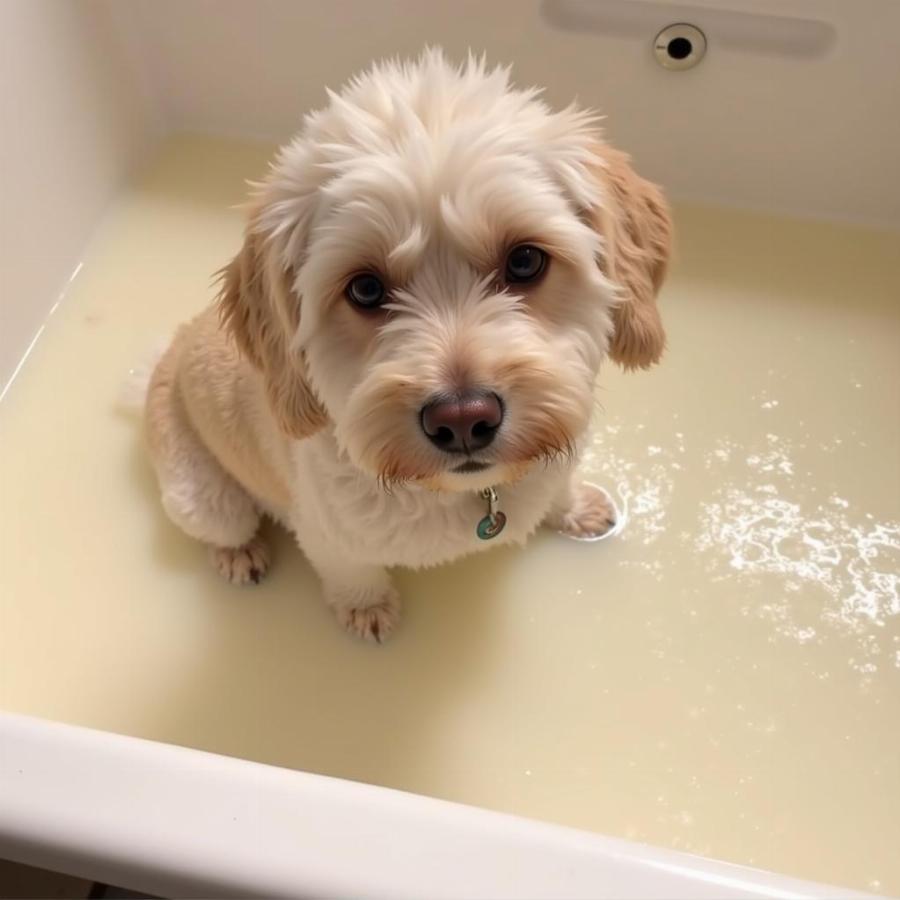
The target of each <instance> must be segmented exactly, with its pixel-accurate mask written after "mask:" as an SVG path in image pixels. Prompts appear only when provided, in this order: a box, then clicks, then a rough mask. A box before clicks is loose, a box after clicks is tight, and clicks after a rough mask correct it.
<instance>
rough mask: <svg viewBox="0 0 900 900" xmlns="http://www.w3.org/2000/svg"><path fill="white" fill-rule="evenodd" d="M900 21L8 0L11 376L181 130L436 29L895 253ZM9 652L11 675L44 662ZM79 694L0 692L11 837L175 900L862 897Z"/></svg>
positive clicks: (681, 168)
mask: <svg viewBox="0 0 900 900" xmlns="http://www.w3.org/2000/svg"><path fill="white" fill-rule="evenodd" d="M676 22H690V23H693V24H695V25H697V26H699V27H700V28H702V30H703V31H704V33H705V35H706V37H707V40H708V51H707V55H706V57H705V58H704V59H703V60H702V61H701V62H700V64H699V65H698V66H697V67H696V68H695V69H693V70H690V71H684V72H672V71H668V70H665V69H664V68H662V67H660V66H659V65H658V64H657V62H656V61H655V60H654V57H653V53H652V47H653V39H654V37H655V35H656V33H657V32H658V31H659V30H660V29H661V28H663V27H664V26H666V25H669V24H672V23H676ZM898 33H900V6H898V5H897V4H896V3H894V2H893V0H865V2H862V3H856V2H854V3H850V2H849V0H830V2H827V3H823V2H817V0H778V2H776V0H753V2H751V0H705V2H699V0H698V2H696V3H694V4H690V5H688V4H681V3H668V2H653V3H651V2H644V0H610V2H604V0H545V2H543V3H539V2H537V0H534V2H528V0H491V2H485V0H477V2H476V0H456V2H452V3H450V2H440V3H426V2H420V0H337V2H334V3H331V4H324V3H319V2H311V0H310V2H291V0H257V2H249V0H248V2H235V0H131V2H128V3H124V2H115V0H108V2H104V0H78V2H65V3H64V2H54V0H6V2H5V3H4V4H3V5H2V6H0V35H2V38H0V40H2V41H3V47H2V49H0V56H2V58H3V59H4V70H5V77H4V78H3V80H2V83H0V98H2V101H3V109H4V113H3V122H4V139H3V141H2V146H3V153H4V160H3V166H2V177H3V214H2V217H0V225H2V229H3V230H2V244H0V253H2V263H3V283H2V304H3V305H2V327H0V341H2V344H0V385H3V386H4V388H5V387H9V386H11V385H13V382H14V379H15V375H16V373H17V371H18V370H19V368H20V366H22V364H23V362H25V361H26V358H27V356H28V353H29V350H30V348H31V347H32V346H33V344H34V342H35V341H36V339H37V337H39V335H40V331H41V329H42V327H43V323H44V322H45V321H46V320H47V317H48V315H49V314H50V312H51V310H52V309H53V308H54V307H55V305H56V304H57V302H58V300H59V299H60V297H62V296H63V294H64V293H65V292H66V288H67V285H68V284H69V282H70V280H71V279H72V278H73V277H74V275H75V274H77V271H78V268H79V264H80V260H81V259H82V256H83V254H84V253H85V248H86V247H87V245H88V241H89V239H90V237H91V235H92V234H93V232H94V229H95V227H96V226H97V224H98V222H100V221H101V218H102V217H103V215H104V213H105V211H106V210H107V208H108V207H109V204H110V203H111V201H112V200H113V198H114V197H115V196H116V195H117V193H118V192H119V191H120V189H121V188H122V186H123V185H124V184H125V183H127V181H128V180H129V179H130V178H131V177H132V176H133V175H134V173H135V172H137V171H139V170H140V169H141V167H142V166H144V165H145V164H146V163H148V162H149V161H151V160H153V158H154V157H155V155H156V153H157V150H158V148H159V147H160V146H161V145H162V144H163V143H164V142H165V140H166V139H167V138H168V137H169V136H172V135H178V134H181V133H194V134H201V135H212V136H218V137H226V138H239V139H260V140H263V141H266V142H274V141H278V140H281V139H283V138H285V137H286V136H288V135H289V134H291V132H292V131H293V130H294V127H295V125H296V124H297V122H298V121H299V117H300V114H301V112H302V111H304V110H306V109H308V108H310V107H313V106H315V105H316V104H318V103H319V102H320V101H321V98H322V87H323V85H330V86H337V85H338V84H339V83H340V82H341V81H343V80H344V79H345V78H346V77H347V76H348V75H349V74H350V73H352V72H354V71H355V70H357V69H358V68H360V67H361V66H363V65H365V64H366V63H367V62H368V61H369V60H370V59H371V58H373V57H377V56H381V55H386V54H393V53H401V54H413V53H416V52H417V51H418V50H419V49H420V48H421V47H422V45H423V44H425V43H439V44H442V45H443V46H444V47H445V48H446V49H447V50H448V51H449V52H450V53H452V54H462V53H463V52H465V50H466V49H467V48H468V47H470V46H471V47H474V48H475V49H478V50H485V51H486V52H487V54H488V56H489V57H490V58H491V59H497V60H501V61H510V62H513V63H514V64H515V73H516V78H517V80H518V81H520V82H525V83H537V84H542V85H546V86H547V96H548V99H549V100H550V101H551V102H553V103H555V104H561V103H565V102H568V101H569V100H570V99H571V98H572V97H573V96H576V95H577V96H578V97H579V98H580V99H581V100H582V101H584V102H586V103H588V104H592V105H596V106H598V107H599V108H601V109H602V110H603V111H604V112H605V113H606V114H607V115H608V119H609V122H608V125H609V127H608V132H609V135H610V137H611V139H612V140H613V142H615V143H616V144H618V145H620V146H622V147H624V148H626V149H628V150H629V151H630V152H631V153H632V154H633V155H634V156H635V158H636V159H637V161H638V163H639V167H640V169H641V171H642V172H644V173H645V174H647V175H648V176H649V177H651V178H654V179H655V180H657V181H659V182H660V183H662V184H663V185H664V186H665V187H666V188H667V190H668V191H669V193H670V194H671V195H672V196H673V197H674V198H675V199H676V200H680V201H689V202H701V203H705V204H711V205H713V206H716V207H721V208H731V209H738V210H749V211H755V212H760V213H766V214H775V215H783V216H790V217H794V218H797V219H805V220H820V221H825V222H834V223H843V224H845V225H847V224H849V225H859V226H866V227H871V228H874V229H877V230H878V233H879V234H880V235H881V236H879V237H877V238H876V239H875V240H877V241H879V242H882V244H883V243H884V242H885V241H892V240H894V238H897V242H898V249H900V237H897V236H896V235H894V237H891V238H888V237H885V235H886V234H890V233H891V232H892V230H893V231H896V230H898V229H900V177H898V175H897V168H896V167H897V160H898V159H900V99H898V98H900V75H898V71H900V68H898V62H897V56H896V41H895V40H894V38H895V36H896V35H897V34H898ZM251 174H252V173H251ZM773 227H774V226H773ZM792 227H794V226H792ZM797 227H800V226H797ZM811 227H812V226H811ZM815 227H820V226H815ZM873 233H874V232H873ZM151 337H152V336H151ZM115 375H116V373H111V377H114V376H115ZM892 489H893V488H892ZM5 515H7V513H5ZM98 590H102V588H98ZM3 599H4V600H5V602H7V603H9V604H11V603H16V604H27V603H28V601H29V598H28V597H27V596H16V597H6V598H3ZM8 608H9V607H8ZM12 621H13V619H12V617H10V618H9V620H8V621H7V623H6V625H7V626H9V625H10V623H12ZM97 627H98V628H101V629H102V627H103V623H102V621H99V622H98V625H97ZM891 627H896V624H895V623H892V624H891ZM3 628H4V621H3V620H2V619H0V631H2V630H3ZM7 634H8V636H9V631H7ZM29 653H30V654H31V655H30V656H29V659H30V660H31V665H33V666H36V667H44V668H46V667H52V666H53V664H54V661H53V659H50V658H47V657H45V656H42V653H41V648H40V646H38V645H35V646H33V647H32V648H31V649H30V650H29ZM7 662H8V665H5V666H4V667H3V668H2V669H0V688H2V687H4V685H3V683H2V679H8V683H7V685H6V687H10V686H11V685H12V680H13V679H27V678H30V677H31V674H32V673H31V672H30V670H29V667H28V665H24V664H22V662H21V660H20V661H19V662H17V663H15V664H14V663H13V662H9V660H7ZM70 677H71V678H72V679H73V680H74V681H77V680H78V678H79V673H78V672H77V671H72V672H71V675H70ZM7 693H8V694H9V695H10V696H14V697H17V698H18V697H19V696H20V695H19V694H18V693H17V692H16V691H15V690H10V691H8V692H7ZM60 703H61V705H60V706H59V707H54V709H57V708H58V710H59V714H58V718H59V720H60V721H57V722H54V721H50V720H49V719H50V718H54V717H57V716H48V715H47V714H46V707H40V706H39V707H38V708H37V709H34V710H32V709H28V708H25V707H26V706H27V704H25V703H24V702H20V701H19V700H18V699H17V701H16V702H14V703H12V704H11V706H12V709H13V710H14V711H11V712H4V713H0V857H5V858H9V859H12V860H16V861H20V862H25V863H29V864H32V865H40V866H44V867H47V868H51V869H56V870H59V871H66V872H70V873H72V874H76V875H80V876H83V877H87V878H92V879H96V880H102V881H107V882H110V883H118V884H122V885H125V886H128V887H133V888H136V889H141V890H145V891H150V892H153V893H156V894H160V895H166V896H177V895H184V894H190V895H194V896H199V895H215V896H225V895H235V896H238V895H254V894H255V895H273V896H274V895H279V896H309V897H319V896H334V897H385V898H388V897H410V898H413V897H425V896H428V897H431V896H435V897H436V896H441V897H448V898H451V897H454V898H456V897H472V898H476V897H498V898H499V897H546V898H551V897H585V898H588V897H592V898H593V897H635V898H636V897H673V898H674V897H686V896H690V897H755V896H767V897H801V896H802V897H838V896H861V894H860V893H859V890H855V891H849V890H848V891H844V890H843V889H840V888H834V887H825V886H821V885H818V884H815V883H813V882H812V881H800V880H796V879H794V878H790V877H787V876H784V875H780V874H774V873H767V872H764V871H761V870H756V869H753V868H747V867H742V866H734V865H729V864H727V863H724V862H716V861H711V860H708V859H704V858H702V857H700V856H695V855H691V854H687V853H678V852H675V851H673V850H672V849H670V848H654V847H651V846H646V845H644V844H640V843H629V842H627V841H624V840H621V839H619V838H613V837H609V838H607V837H603V836H600V835H597V834H595V833H592V832H588V831H581V830H576V829H571V828H563V827H560V826H559V825H554V824H549V823H544V822H537V821H532V820H529V819H525V818H516V817H513V816H509V815H503V814H501V813H498V812H491V811H487V810H485V809H479V808H477V807H475V806H465V805H460V804H453V803H447V802H444V801H441V800H437V799H431V798H428V797H424V796H419V795H416V794H409V793H402V792H398V791H393V790H390V789H387V788H381V787H374V786H369V785H365V784H359V783H354V782H351V781H346V780H339V779H331V778H326V777H324V776H321V775H316V774H308V773H305V772H298V771H295V770H293V769H290V768H278V767H274V766H264V765H260V764H259V763H256V762H250V761H245V760H241V759H237V758H232V757H230V756H225V755H216V754H211V753H203V752H201V751H199V750H194V749H186V748H182V747H175V746H172V745H171V744H169V743H164V742H162V741H158V742H152V741H145V740H139V739H136V738H134V737H126V736H123V735H124V734H134V733H144V732H143V731H142V730H141V729H140V728H138V727H137V726H135V725H134V721H136V720H133V719H127V718H123V719H122V720H121V722H118V721H114V720H113V719H114V717H109V718H103V717H100V718H99V719H94V720H90V717H88V720H90V721H102V722H103V723H104V724H108V725H109V730H108V731H105V730H98V729H96V728H94V729H93V730H91V729H85V728H82V727H78V725H79V723H81V722H82V717H81V716H80V714H79V713H78V712H77V711H76V707H75V706H72V707H71V709H67V708H65V704H64V703H63V701H60ZM884 712H885V715H886V716H892V717H894V718H895V719H896V716H897V712H896V708H895V709H894V710H893V711H891V710H885V711H884ZM22 713H25V714H26V715H22ZM34 713H37V714H38V715H37V717H34V716H33V715H27V714H34ZM62 722H68V723H73V722H74V723H76V724H62ZM116 731H120V732H121V734H114V733H113V732H116ZM173 739H174V740H177V735H175V736H174V737H173ZM895 800H896V802H897V803H898V804H900V796H898V797H896V798H895ZM761 825H762V826H763V827H765V822H764V821H763V822H761ZM861 827H863V826H861ZM823 871H826V870H823ZM869 886H870V887H871V888H873V889H875V890H878V889H879V887H880V885H879V884H878V882H877V881H876V880H875V879H873V881H872V883H871V884H870V885H869Z"/></svg>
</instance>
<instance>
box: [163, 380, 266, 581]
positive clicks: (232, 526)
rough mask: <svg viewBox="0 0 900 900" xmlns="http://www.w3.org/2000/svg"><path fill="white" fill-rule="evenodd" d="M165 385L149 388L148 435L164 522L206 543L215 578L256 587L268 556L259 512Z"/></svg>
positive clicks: (264, 569) (263, 573)
mask: <svg viewBox="0 0 900 900" xmlns="http://www.w3.org/2000/svg"><path fill="white" fill-rule="evenodd" d="M167 387H168V386H167V385H166V384H164V383H157V384H156V385H154V386H151V392H150V396H149V397H148V403H147V432H148V439H149V443H150V448H151V456H152V459H153V465H154V468H155V469H156V476H157V480H158V481H159V487H160V492H161V495H162V505H163V509H165V511H166V514H167V515H168V517H169V518H170V519H171V520H172V521H173V522H174V523H175V524H176V525H177V526H178V527H179V528H180V529H181V530H182V531H184V532H185V534H187V535H189V536H190V537H192V538H196V539H197V540H199V541H203V543H205V544H208V545H209V548H210V558H211V560H212V562H213V565H214V566H215V567H216V569H217V570H218V571H219V573H220V574H221V575H222V576H223V577H224V578H225V579H227V580H228V581H230V582H232V583H234V584H248V583H251V582H252V583H254V584H256V583H258V582H259V581H260V580H261V579H262V577H263V576H264V575H265V573H266V570H267V569H268V566H269V554H268V550H267V548H266V546H265V544H264V543H263V541H262V540H261V539H260V538H259V537H258V536H257V531H258V530H259V511H258V510H257V508H256V504H255V503H254V502H253V499H252V498H251V497H250V495H249V494H248V493H247V492H246V491H245V490H244V489H243V488H242V487H241V486H240V484H238V483H237V481H235V480H234V478H232V477H231V475H229V474H228V473H227V472H226V471H225V470H224V469H223V468H222V466H221V465H220V464H219V462H218V460H216V458H215V457H214V456H213V455H212V453H210V451H209V450H208V449H207V448H206V446H205V445H204V444H203V442H202V441H201V440H200V438H199V437H198V436H197V435H196V433H195V432H194V430H193V428H192V427H191V425H190V423H189V422H188V421H187V417H186V416H185V415H184V413H183V411H182V410H181V409H180V405H179V403H178V401H177V396H176V395H175V394H174V392H172V391H170V390H167Z"/></svg>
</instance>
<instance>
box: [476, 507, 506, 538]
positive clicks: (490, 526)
mask: <svg viewBox="0 0 900 900" xmlns="http://www.w3.org/2000/svg"><path fill="white" fill-rule="evenodd" d="M505 527H506V516H505V515H503V513H502V512H499V511H498V512H495V513H493V514H491V513H488V515H486V516H485V517H484V518H483V519H482V520H481V521H480V522H479V523H478V528H477V529H476V532H477V533H478V537H480V538H481V539H482V540H483V541H489V540H490V539H491V538H495V537H497V535H498V534H500V532H501V531H503V529H504V528H505Z"/></svg>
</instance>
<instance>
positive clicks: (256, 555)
mask: <svg viewBox="0 0 900 900" xmlns="http://www.w3.org/2000/svg"><path fill="white" fill-rule="evenodd" d="M210 556H211V558H212V562H213V565H214V566H215V567H216V570H217V571H218V572H219V574H220V575H221V576H222V577H223V578H224V579H225V580H226V581H230V582H231V583H232V584H259V583H260V581H262V579H263V578H264V577H265V575H266V572H268V570H269V548H268V547H267V546H266V544H265V543H264V541H263V540H262V539H261V538H259V537H255V538H252V539H251V540H249V541H248V542H247V543H246V544H244V546H243V547H212V548H210Z"/></svg>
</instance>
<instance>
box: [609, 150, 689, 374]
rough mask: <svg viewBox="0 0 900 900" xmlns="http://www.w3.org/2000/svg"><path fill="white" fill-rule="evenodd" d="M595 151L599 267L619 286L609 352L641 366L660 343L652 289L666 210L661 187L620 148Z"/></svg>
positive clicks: (662, 254) (668, 232) (664, 239)
mask: <svg viewBox="0 0 900 900" xmlns="http://www.w3.org/2000/svg"><path fill="white" fill-rule="evenodd" d="M597 152H598V155H599V156H600V158H601V160H602V166H601V167H600V168H599V169H598V174H599V177H600V179H601V181H602V186H603V187H604V188H605V190H604V194H605V197H604V203H603V206H602V210H601V211H600V213H599V216H598V218H599V220H600V221H599V222H598V223H597V225H598V227H599V230H600V231H601V233H602V234H603V236H604V237H605V239H606V259H605V260H604V268H605V270H606V274H607V276H608V277H609V278H610V279H611V280H612V281H613V282H615V283H616V284H617V285H619V286H620V287H621V288H622V291H623V296H622V299H621V303H620V305H619V306H618V307H617V309H616V310H615V313H614V316H613V318H614V323H615V333H614V334H613V338H612V343H611V345H610V356H611V357H612V358H613V359H614V360H615V361H616V362H617V363H619V364H620V365H621V366H623V367H624V368H626V369H646V368H649V367H650V366H651V365H653V364H654V363H656V362H659V359H660V357H661V356H662V353H663V350H664V349H665V346H666V333H665V330H664V329H663V324H662V320H661V319H660V315H659V309H658V308H657V305H656V295H657V293H658V291H659V288H660V286H661V285H662V282H663V279H664V278H665V275H666V268H667V266H668V263H669V257H670V255H671V248H672V219H671V213H670V211H669V206H668V203H667V202H666V199H665V197H664V196H663V193H662V191H661V190H660V189H659V188H658V187H657V186H656V185H655V184H651V183H650V182H649V181H645V180H644V179H643V178H641V177H640V176H639V175H638V174H637V172H635V171H634V169H633V168H632V167H631V161H630V159H629V157H628V156H627V155H626V154H625V153H622V152H620V151H618V150H615V149H613V148H612V147H609V146H607V145H605V144H603V145H600V146H599V147H598V149H597Z"/></svg>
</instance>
